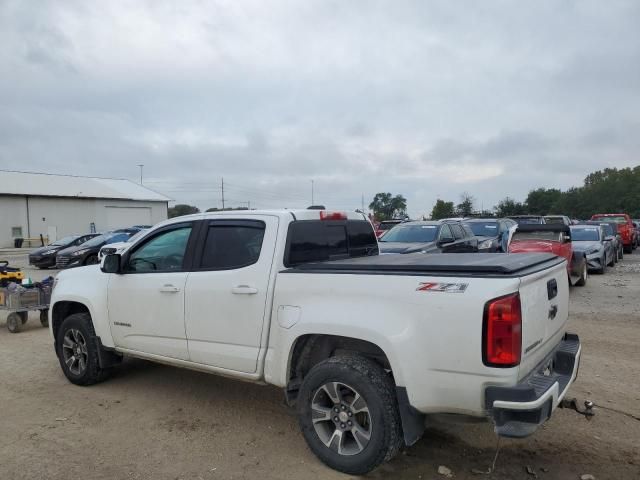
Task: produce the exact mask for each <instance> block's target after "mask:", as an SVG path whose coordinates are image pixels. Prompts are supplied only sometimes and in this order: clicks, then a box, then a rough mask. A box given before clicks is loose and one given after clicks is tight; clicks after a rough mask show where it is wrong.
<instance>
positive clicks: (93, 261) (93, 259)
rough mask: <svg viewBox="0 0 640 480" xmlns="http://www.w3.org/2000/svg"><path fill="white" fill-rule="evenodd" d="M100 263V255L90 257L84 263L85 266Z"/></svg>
mask: <svg viewBox="0 0 640 480" xmlns="http://www.w3.org/2000/svg"><path fill="white" fill-rule="evenodd" d="M98 263H100V259H98V255H89V256H88V257H87V259H86V260H85V261H84V264H85V265H97V264H98Z"/></svg>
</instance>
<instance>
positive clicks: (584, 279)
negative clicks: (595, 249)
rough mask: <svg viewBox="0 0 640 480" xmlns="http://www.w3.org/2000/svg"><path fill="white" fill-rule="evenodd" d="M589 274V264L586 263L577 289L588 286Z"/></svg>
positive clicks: (583, 265) (577, 283)
mask: <svg viewBox="0 0 640 480" xmlns="http://www.w3.org/2000/svg"><path fill="white" fill-rule="evenodd" d="M588 276H589V274H588V273H587V262H586V261H585V262H584V263H583V264H582V273H581V274H580V278H579V279H578V281H577V282H576V287H584V286H585V285H586V284H587V277H588Z"/></svg>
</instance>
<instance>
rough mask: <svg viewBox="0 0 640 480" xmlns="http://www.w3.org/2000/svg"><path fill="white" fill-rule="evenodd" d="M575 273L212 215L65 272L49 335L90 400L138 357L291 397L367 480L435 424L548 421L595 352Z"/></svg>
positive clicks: (293, 214)
mask: <svg viewBox="0 0 640 480" xmlns="http://www.w3.org/2000/svg"><path fill="white" fill-rule="evenodd" d="M566 268H567V267H566V261H565V259H564V258H561V257H557V256H555V255H551V254H535V253H534V254H523V255H503V254H489V253H486V254H479V253H473V254H465V253H459V254H446V253H445V254H438V255H423V254H414V255H411V254H409V255H384V256H383V255H379V254H378V243H377V241H376V237H375V233H374V231H373V227H372V225H371V224H370V223H369V221H368V220H367V219H366V218H365V217H364V215H362V214H359V213H355V212H353V213H343V212H330V211H325V210H321V211H318V210H291V211H245V212H239V211H233V212H231V211H229V212H219V213H203V214H196V215H190V216H185V217H178V218H173V219H170V220H167V221H165V222H163V223H160V224H158V225H156V226H155V227H154V228H153V229H151V230H150V231H149V232H147V234H146V235H145V236H144V237H143V238H140V239H138V240H137V241H136V242H132V245H130V246H129V247H128V248H126V249H125V250H122V252H121V253H120V254H111V255H107V256H106V257H105V258H104V260H103V261H102V264H101V265H93V266H87V267H81V268H77V269H72V270H68V271H63V272H61V273H60V274H59V275H58V276H57V280H56V285H55V287H54V290H53V293H52V299H51V306H50V329H51V334H52V336H53V339H54V346H55V352H56V355H57V357H58V360H59V363H60V366H61V368H62V371H63V373H64V375H65V376H66V377H67V379H68V380H69V381H70V382H72V383H74V384H77V385H91V384H94V383H96V382H99V381H101V380H104V379H105V378H107V376H108V373H109V371H110V369H112V368H114V367H115V366H116V365H117V364H118V363H119V361H120V360H121V358H122V357H123V356H132V357H138V358H143V359H147V360H151V361H156V362H161V363H165V364H169V365H173V366H176V367H184V368H190V369H194V370H199V371H203V372H208V373H213V374H220V375H225V376H228V377H233V378H237V379H242V380H246V381H252V382H258V383H262V384H270V385H274V386H276V387H279V388H282V389H283V391H284V392H285V398H286V399H287V402H288V403H289V405H291V406H293V407H295V408H296V409H297V415H298V419H299V424H300V426H301V430H302V435H303V436H304V438H305V440H306V442H307V444H308V445H309V447H310V449H311V450H312V451H313V452H314V453H315V454H316V455H317V456H318V457H319V458H320V459H321V460H322V461H323V462H325V463H326V464H327V465H329V466H331V467H332V468H335V469H337V470H340V471H342V472H346V473H350V474H364V473H366V472H368V471H370V470H372V469H373V468H375V467H376V466H377V465H379V464H381V463H382V462H384V461H386V460H389V459H391V458H392V457H393V456H394V455H395V454H396V453H397V452H398V450H399V448H400V447H401V446H402V445H403V444H406V445H412V444H413V443H415V442H416V441H417V440H418V439H419V438H420V436H421V435H422V434H423V431H424V425H425V420H426V418H427V416H428V415H431V414H438V413H445V414H456V416H457V417H459V416H461V415H464V416H470V417H475V418H479V419H486V420H489V421H491V424H492V425H493V426H494V428H495V431H496V433H497V434H498V435H502V436H508V437H524V436H527V435H530V434H532V433H533V432H534V431H535V430H536V429H537V428H538V427H539V426H540V425H541V424H543V423H544V422H545V421H546V420H547V419H548V418H549V417H550V415H551V414H552V412H553V411H554V410H555V408H556V407H558V406H559V405H560V403H561V401H562V400H563V397H564V396H565V395H566V393H567V390H568V388H569V386H570V385H571V383H572V382H573V381H574V380H575V378H576V375H577V371H578V365H579V361H580V354H581V346H580V341H579V339H578V337H577V336H576V335H572V334H569V333H566V331H565V328H566V322H567V318H568V307H569V301H568V298H569V292H568V285H567V282H566ZM460 345H464V348H460ZM155 401H156V402H157V401H162V399H156V400H155ZM77 408H82V406H81V405H77ZM256 408H261V406H260V405H256Z"/></svg>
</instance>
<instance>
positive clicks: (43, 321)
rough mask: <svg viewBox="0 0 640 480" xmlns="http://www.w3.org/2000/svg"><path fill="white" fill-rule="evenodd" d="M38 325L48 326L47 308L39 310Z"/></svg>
mask: <svg viewBox="0 0 640 480" xmlns="http://www.w3.org/2000/svg"><path fill="white" fill-rule="evenodd" d="M40 325H42V326H43V327H48V326H49V310H40Z"/></svg>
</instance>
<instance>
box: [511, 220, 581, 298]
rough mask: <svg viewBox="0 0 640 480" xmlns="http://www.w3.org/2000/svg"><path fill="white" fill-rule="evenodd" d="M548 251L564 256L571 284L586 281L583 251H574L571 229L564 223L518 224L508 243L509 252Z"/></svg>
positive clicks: (579, 283)
mask: <svg viewBox="0 0 640 480" xmlns="http://www.w3.org/2000/svg"><path fill="white" fill-rule="evenodd" d="M531 252H548V253H552V254H554V255H558V256H559V257H562V258H564V259H565V260H566V261H567V263H566V267H567V276H568V277H569V283H570V284H571V285H577V286H578V287H582V286H584V285H586V283H587V276H588V273H587V271H588V265H587V258H586V255H585V253H584V252H574V250H573V247H572V245H571V230H570V228H569V227H568V226H566V225H560V224H555V225H553V224H552V225H533V224H531V225H518V229H517V230H516V232H515V233H514V234H513V237H512V239H511V243H510V244H509V253H531Z"/></svg>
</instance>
